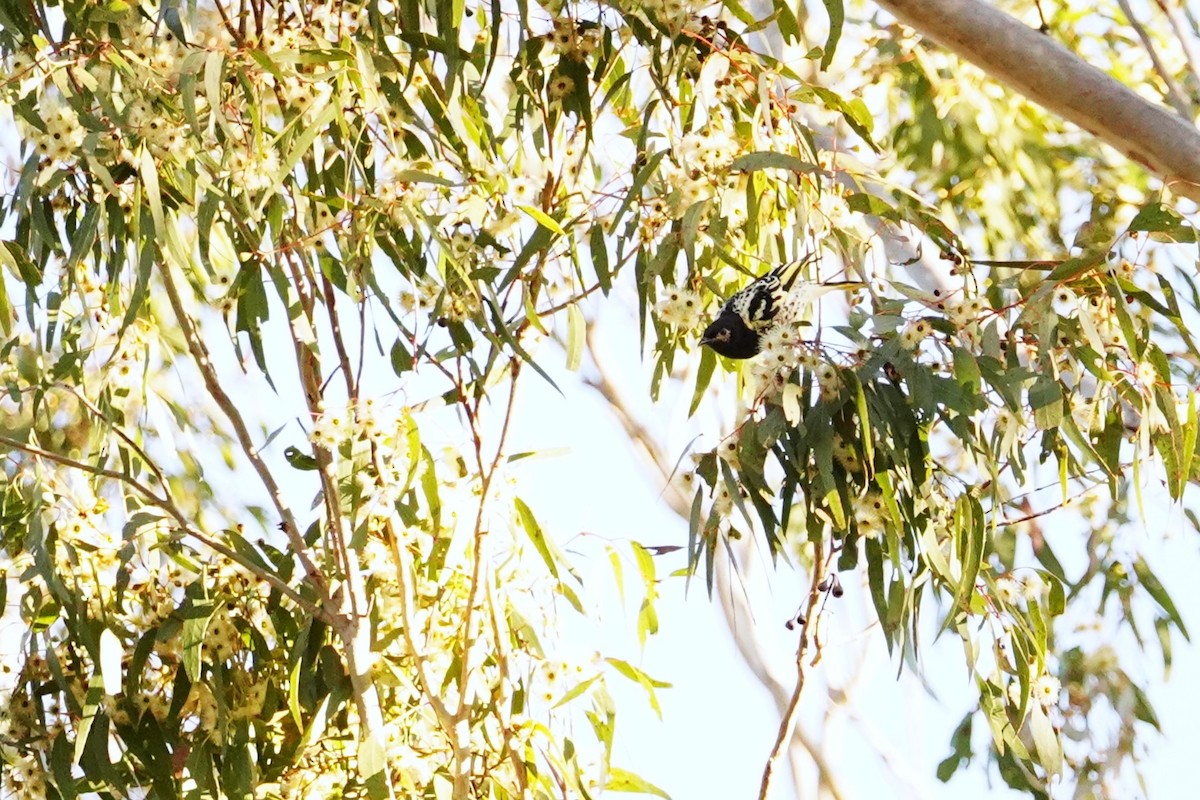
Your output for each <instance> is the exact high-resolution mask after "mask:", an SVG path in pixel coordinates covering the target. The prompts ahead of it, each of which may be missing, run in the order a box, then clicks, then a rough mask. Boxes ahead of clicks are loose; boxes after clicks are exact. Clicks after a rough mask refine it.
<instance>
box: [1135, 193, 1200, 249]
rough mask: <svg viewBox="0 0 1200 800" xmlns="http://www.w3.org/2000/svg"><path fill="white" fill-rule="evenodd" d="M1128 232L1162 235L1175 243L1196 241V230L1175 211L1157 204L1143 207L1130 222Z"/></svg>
mask: <svg viewBox="0 0 1200 800" xmlns="http://www.w3.org/2000/svg"><path fill="white" fill-rule="evenodd" d="M1127 230H1130V231H1146V232H1147V233H1158V234H1162V236H1163V238H1165V239H1167V240H1169V241H1173V242H1194V241H1196V229H1195V228H1193V227H1192V226H1191V225H1190V224H1188V221H1187V220H1186V219H1184V218H1183V217H1182V216H1181V215H1180V214H1179V212H1177V211H1176V210H1175V209H1173V208H1171V207H1169V206H1164V205H1163V204H1162V203H1157V202H1156V203H1150V204H1148V205H1145V206H1143V207H1142V208H1141V210H1139V211H1138V213H1137V214H1136V215H1135V216H1134V218H1133V219H1132V220H1130V222H1129V228H1128V229H1127Z"/></svg>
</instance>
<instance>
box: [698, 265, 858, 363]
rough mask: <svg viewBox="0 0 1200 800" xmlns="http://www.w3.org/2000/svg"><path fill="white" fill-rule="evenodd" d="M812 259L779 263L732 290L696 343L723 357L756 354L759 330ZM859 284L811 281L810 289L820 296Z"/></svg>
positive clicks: (768, 323)
mask: <svg viewBox="0 0 1200 800" xmlns="http://www.w3.org/2000/svg"><path fill="white" fill-rule="evenodd" d="M812 260H813V256H811V255H809V256H806V257H805V258H802V259H800V260H798V261H792V262H790V263H787V264H780V265H779V266H778V267H775V269H773V270H771V271H770V272H768V273H767V274H766V275H763V276H761V277H759V278H758V279H757V280H755V281H754V282H753V283H751V284H750V285H749V286H747V287H746V288H744V289H742V290H741V291H738V292H737V293H735V294H734V295H733V296H732V297H730V298H729V299H728V300H726V301H725V305H723V306H721V311H720V313H719V314H717V318H716V319H714V320H713V321H712V322H711V323H710V324H709V326H708V327H707V328H705V329H704V335H703V336H701V337H700V344H702V345H708V346H709V347H711V348H712V349H713V350H714V351H716V352H717V353H719V354H720V355H723V356H725V357H726V358H751V357H752V356H755V355H758V351H759V349H760V347H761V343H762V335H763V333H765V332H766V331H767V329H768V328H770V327H771V325H772V323H773V322H774V321H775V318H776V317H777V316H778V315H779V312H780V310H781V309H782V308H783V307H784V305H785V304H786V303H787V302H788V293H789V292H791V290H792V286H793V284H795V282H796V278H797V277H799V275H800V270H801V269H802V268H803V267H805V266H806V265H808V264H809V263H811V261H812ZM863 286H864V284H863V283H862V282H861V281H837V282H834V283H818V284H813V285H812V286H811V287H810V288H812V289H815V290H816V293H815V294H816V295H820V294H824V293H825V292H827V291H832V290H834V289H844V290H853V289H861V288H862V287H863ZM811 299H812V298H809V300H810V301H811Z"/></svg>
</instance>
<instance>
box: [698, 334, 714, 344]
mask: <svg viewBox="0 0 1200 800" xmlns="http://www.w3.org/2000/svg"><path fill="white" fill-rule="evenodd" d="M711 341H712V339H710V338H709V337H707V336H701V337H700V344H701V345H706V344H708V343H709V342H711Z"/></svg>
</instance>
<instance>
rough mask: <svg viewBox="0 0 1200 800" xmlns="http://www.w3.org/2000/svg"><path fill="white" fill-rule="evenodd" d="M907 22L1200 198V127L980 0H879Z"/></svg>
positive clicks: (1179, 189) (1170, 183) (1190, 195)
mask: <svg viewBox="0 0 1200 800" xmlns="http://www.w3.org/2000/svg"><path fill="white" fill-rule="evenodd" d="M877 2H878V4H879V6H880V7H881V8H883V9H885V10H887V11H888V12H890V13H891V14H893V15H895V17H896V18H897V19H899V20H900V21H901V22H903V23H904V24H905V25H908V26H909V27H911V28H913V29H915V30H917V31H918V32H920V33H921V34H922V35H924V36H928V37H929V38H930V39H933V40H934V41H936V42H938V43H939V44H941V45H942V46H943V47H946V48H947V49H949V50H951V51H953V52H954V53H956V54H958V55H959V56H960V57H962V58H964V59H965V60H967V61H970V62H971V63H972V64H975V65H976V66H977V67H979V68H980V69H982V70H984V71H985V72H987V73H988V74H989V75H990V76H991V77H992V78H994V79H995V80H997V81H999V82H1000V83H1003V84H1004V85H1006V86H1008V87H1010V88H1012V89H1014V90H1016V91H1018V92H1020V93H1022V94H1024V95H1025V96H1026V97H1028V98H1029V99H1030V100H1032V101H1034V102H1035V103H1037V104H1038V105H1040V106H1042V107H1043V108H1045V109H1046V110H1047V111H1049V112H1051V113H1053V114H1057V115H1059V116H1061V117H1062V118H1063V119H1066V120H1068V121H1070V122H1073V123H1075V124H1076V125H1078V126H1079V127H1081V128H1083V129H1084V130H1086V131H1088V132H1090V133H1092V134H1094V135H1095V136H1096V137H1098V138H1099V139H1100V140H1102V141H1103V142H1105V143H1106V144H1108V145H1111V146H1112V147H1114V148H1116V149H1117V150H1119V151H1120V152H1121V153H1123V154H1124V155H1125V156H1127V157H1128V158H1130V159H1132V160H1133V161H1136V162H1137V163H1139V164H1141V165H1142V166H1144V167H1145V168H1146V169H1148V170H1150V171H1151V172H1153V173H1154V174H1156V175H1158V176H1159V177H1160V178H1162V180H1163V181H1164V183H1166V184H1167V185H1168V186H1169V187H1170V188H1171V190H1172V191H1174V192H1175V193H1177V194H1180V195H1183V196H1184V197H1188V198H1190V199H1192V200H1195V201H1197V202H1200V132H1198V131H1197V130H1196V127H1195V125H1193V124H1192V123H1191V122H1189V121H1188V120H1185V119H1182V118H1180V117H1179V116H1178V115H1176V114H1173V113H1172V112H1170V111H1168V110H1167V109H1166V108H1163V107H1162V106H1160V105H1156V104H1155V103H1152V102H1150V101H1149V100H1146V99H1145V98H1143V97H1141V96H1140V95H1138V94H1136V93H1135V92H1134V91H1133V90H1132V89H1130V88H1129V87H1128V86H1125V85H1124V84H1122V83H1120V82H1119V81H1117V80H1116V79H1115V78H1113V77H1112V76H1110V75H1108V74H1107V73H1105V72H1103V71H1101V70H1099V69H1097V68H1096V67H1093V66H1092V65H1090V64H1088V63H1087V62H1085V61H1084V60H1083V59H1081V58H1080V57H1079V56H1077V55H1076V54H1075V53H1072V52H1071V51H1070V50H1068V49H1067V48H1065V47H1063V46H1062V45H1061V44H1059V43H1058V42H1056V41H1054V40H1053V39H1051V38H1050V37H1049V36H1046V35H1045V34H1043V33H1041V32H1040V31H1037V30H1035V29H1033V28H1031V27H1029V26H1028V25H1025V24H1023V23H1022V22H1020V21H1019V20H1017V19H1015V18H1013V17H1011V16H1009V15H1008V14H1005V13H1004V12H1002V11H999V10H997V9H995V8H993V7H992V6H989V5H987V4H985V3H981V2H978V0H877Z"/></svg>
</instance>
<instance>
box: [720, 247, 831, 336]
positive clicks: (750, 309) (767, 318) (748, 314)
mask: <svg viewBox="0 0 1200 800" xmlns="http://www.w3.org/2000/svg"><path fill="white" fill-rule="evenodd" d="M811 261H812V256H811V255H808V256H805V257H804V258H801V259H799V260H797V261H791V262H789V263H787V264H780V265H779V266H778V267H775V268H774V269H773V270H771V271H770V272H768V273H767V274H766V275H763V276H762V277H760V278H759V279H758V280H756V281H754V282H753V283H751V284H750V285H749V286H747V287H746V288H744V289H742V290H741V291H740V292H737V293H736V294H734V295H733V297H730V298H729V300H727V301H726V303H725V307H724V310H726V311H732V312H733V313H734V314H737V315H738V316H739V317H741V318H742V320H743V321H745V323H746V325H748V326H749V327H751V328H754V329H756V330H757V329H761V328H763V327H765V326H766V325H767V324H769V323H770V322H771V320H772V319H774V318H775V315H776V314H778V313H779V309H780V308H781V307H782V306H783V303H784V301H785V300H786V299H787V294H788V291H789V290H790V289H791V288H792V284H794V283H795V282H796V278H797V277H798V276H799V275H800V270H801V268H802V267H804V266H805V265H807V264H808V263H810V262H811Z"/></svg>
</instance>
